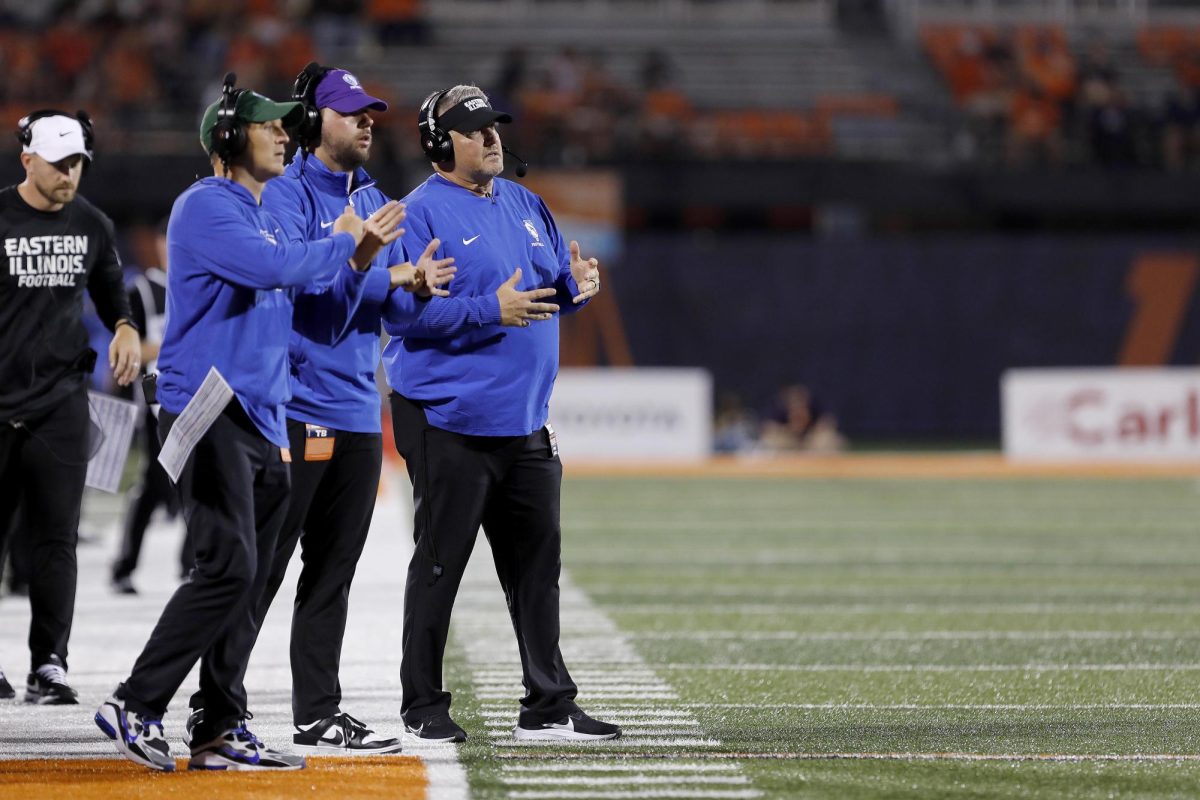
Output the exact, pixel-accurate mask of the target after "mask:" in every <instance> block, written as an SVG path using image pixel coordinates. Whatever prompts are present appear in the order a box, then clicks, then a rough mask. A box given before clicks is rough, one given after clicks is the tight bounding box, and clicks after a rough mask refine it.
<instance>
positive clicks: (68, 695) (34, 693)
mask: <svg viewBox="0 0 1200 800" xmlns="http://www.w3.org/2000/svg"><path fill="white" fill-rule="evenodd" d="M25 702H26V703H36V704H37V705H39V706H73V705H76V704H78V703H79V695H78V694H77V693H76V692H75V690H74V689H72V688H71V687H70V686H68V685H67V670H66V667H64V666H63V662H62V659H61V658H59V657H58V656H56V655H51V656H50V660H49V661H47V662H46V663H45V664H42V665H41V666H40V667H38V668H37V669H36V670H34V671H33V672H31V673H29V677H28V678H27V679H26V680H25Z"/></svg>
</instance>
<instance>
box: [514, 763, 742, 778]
mask: <svg viewBox="0 0 1200 800" xmlns="http://www.w3.org/2000/svg"><path fill="white" fill-rule="evenodd" d="M500 769H501V770H502V771H503V772H512V773H526V772H545V773H554V772H637V773H647V772H655V773H657V772H679V773H683V774H685V775H686V774H690V773H700V772H729V771H731V770H733V771H736V770H737V769H739V767H738V765H737V764H705V763H696V762H694V761H692V762H688V761H683V762H679V761H676V762H672V763H670V764H653V763H650V764H622V763H619V762H613V763H606V764H505V765H504V766H502V767H501V768H500Z"/></svg>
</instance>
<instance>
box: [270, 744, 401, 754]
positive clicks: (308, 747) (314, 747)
mask: <svg viewBox="0 0 1200 800" xmlns="http://www.w3.org/2000/svg"><path fill="white" fill-rule="evenodd" d="M292 748H293V749H295V750H301V751H303V752H305V753H314V754H320V755H327V756H333V755H337V756H381V755H388V754H389V753H399V752H400V751H401V750H403V749H404V743H403V742H396V743H395V744H390V745H386V746H384V747H346V746H345V745H341V744H300V743H299V742H294V743H293V744H292Z"/></svg>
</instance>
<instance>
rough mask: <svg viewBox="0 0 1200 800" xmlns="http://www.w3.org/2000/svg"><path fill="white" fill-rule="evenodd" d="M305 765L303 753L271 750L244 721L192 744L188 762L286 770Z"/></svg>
mask: <svg viewBox="0 0 1200 800" xmlns="http://www.w3.org/2000/svg"><path fill="white" fill-rule="evenodd" d="M304 767H305V762H304V756H294V755H292V754H291V753H281V752H279V751H278V750H272V749H271V748H269V747H267V746H266V745H265V744H263V743H262V742H260V741H259V740H258V737H257V736H255V735H254V734H253V733H251V732H250V731H248V730H247V729H246V723H245V722H242V723H241V724H239V725H238V726H237V727H236V728H231V729H229V730H227V731H225V732H224V733H222V734H221V735H220V736H218V737H217V738H215V739H213V740H212V741H210V742H205V743H204V744H202V745H200V746H196V745H192V760H191V761H190V762H188V769H215V770H237V771H250V770H279V771H287V770H296V769H304Z"/></svg>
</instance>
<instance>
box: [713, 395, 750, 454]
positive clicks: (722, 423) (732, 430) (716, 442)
mask: <svg viewBox="0 0 1200 800" xmlns="http://www.w3.org/2000/svg"><path fill="white" fill-rule="evenodd" d="M757 439H758V423H757V420H755V418H754V415H753V414H752V413H750V411H749V409H747V408H746V407H745V405H743V404H742V398H741V396H740V395H738V394H737V393H736V392H724V393H722V395H721V396H720V398H719V399H718V400H717V413H716V417H715V418H714V420H713V450H714V451H716V452H718V453H742V452H746V451H749V450H753V449H754V447H755V445H756V443H757Z"/></svg>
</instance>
